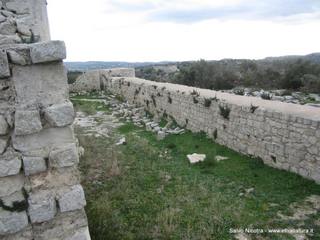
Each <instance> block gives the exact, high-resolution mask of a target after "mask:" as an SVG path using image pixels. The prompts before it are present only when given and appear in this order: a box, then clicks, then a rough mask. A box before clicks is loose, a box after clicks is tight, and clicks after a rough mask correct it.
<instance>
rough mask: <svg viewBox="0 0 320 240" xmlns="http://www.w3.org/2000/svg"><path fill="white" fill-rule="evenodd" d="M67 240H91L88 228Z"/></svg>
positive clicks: (80, 230)
mask: <svg viewBox="0 0 320 240" xmlns="http://www.w3.org/2000/svg"><path fill="white" fill-rule="evenodd" d="M66 240H91V238H90V233H89V229H88V227H86V228H82V229H79V230H78V231H77V232H76V233H75V234H73V236H71V237H68V238H67V239H66Z"/></svg>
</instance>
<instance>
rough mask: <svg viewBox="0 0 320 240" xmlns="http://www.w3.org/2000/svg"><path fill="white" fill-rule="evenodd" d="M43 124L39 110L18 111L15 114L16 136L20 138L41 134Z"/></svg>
mask: <svg viewBox="0 0 320 240" xmlns="http://www.w3.org/2000/svg"><path fill="white" fill-rule="evenodd" d="M41 129H42V124H41V120H40V113H39V111H38V110H17V111H16V114H15V134H16V135H18V136H21V135H29V134H33V133H37V132H40V131H41Z"/></svg>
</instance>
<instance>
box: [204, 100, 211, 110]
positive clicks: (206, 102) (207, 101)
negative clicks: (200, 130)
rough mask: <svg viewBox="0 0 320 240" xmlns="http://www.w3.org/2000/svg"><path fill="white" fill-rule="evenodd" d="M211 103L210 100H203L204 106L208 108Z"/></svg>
mask: <svg viewBox="0 0 320 240" xmlns="http://www.w3.org/2000/svg"><path fill="white" fill-rule="evenodd" d="M211 101H212V99H211V98H205V99H204V106H205V107H207V108H209V107H210V106H211Z"/></svg>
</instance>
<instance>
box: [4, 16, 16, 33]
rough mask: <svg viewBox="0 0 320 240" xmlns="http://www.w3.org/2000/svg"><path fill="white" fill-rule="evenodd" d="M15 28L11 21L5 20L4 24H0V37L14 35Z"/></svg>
mask: <svg viewBox="0 0 320 240" xmlns="http://www.w3.org/2000/svg"><path fill="white" fill-rule="evenodd" d="M16 31H17V27H16V25H15V21H14V20H13V19H11V18H10V19H7V20H6V21H5V22H2V23H0V34H2V35H15V34H16Z"/></svg>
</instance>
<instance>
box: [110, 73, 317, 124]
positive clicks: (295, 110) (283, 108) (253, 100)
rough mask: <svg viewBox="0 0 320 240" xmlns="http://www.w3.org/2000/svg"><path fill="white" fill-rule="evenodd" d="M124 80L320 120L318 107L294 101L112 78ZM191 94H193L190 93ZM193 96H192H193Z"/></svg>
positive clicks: (133, 79)
mask: <svg viewBox="0 0 320 240" xmlns="http://www.w3.org/2000/svg"><path fill="white" fill-rule="evenodd" d="M119 80H122V81H124V82H133V83H135V84H140V85H144V86H145V87H146V88H147V87H150V88H151V87H152V86H157V89H159V90H161V88H165V90H166V91H172V92H177V91H179V92H180V94H181V95H182V92H185V94H186V95H187V94H189V95H190V93H191V92H192V91H194V90H195V91H197V92H198V93H199V94H200V97H199V98H217V99H218V100H219V101H220V102H221V101H222V102H225V103H228V104H232V105H236V106H247V107H250V106H251V105H254V106H258V107H259V108H258V109H257V110H267V111H268V112H270V111H271V112H275V113H279V114H281V116H283V115H293V116H295V117H300V118H302V119H309V120H311V121H316V122H320V111H317V108H315V107H312V106H305V105H298V104H293V103H285V102H278V101H270V100H264V99H260V98H257V97H251V96H240V95H235V94H230V93H224V92H219V91H214V90H210V89H202V88H195V87H189V86H185V85H179V84H173V83H160V82H154V81H150V80H145V79H141V78H119V77H114V78H112V82H114V83H116V82H119ZM190 96H191V95H190ZM191 97H192V96H191Z"/></svg>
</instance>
